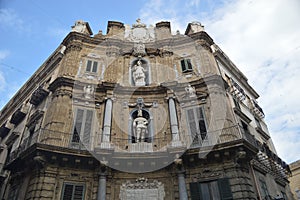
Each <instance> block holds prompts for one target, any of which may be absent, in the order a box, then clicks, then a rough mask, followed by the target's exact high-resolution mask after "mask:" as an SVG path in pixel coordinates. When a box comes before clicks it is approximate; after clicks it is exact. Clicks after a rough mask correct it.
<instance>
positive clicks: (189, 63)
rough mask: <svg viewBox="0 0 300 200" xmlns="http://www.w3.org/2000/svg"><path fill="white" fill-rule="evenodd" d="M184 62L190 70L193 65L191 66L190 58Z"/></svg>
mask: <svg viewBox="0 0 300 200" xmlns="http://www.w3.org/2000/svg"><path fill="white" fill-rule="evenodd" d="M186 63H187V70H189V71H192V70H193V67H192V63H191V60H190V59H186Z"/></svg>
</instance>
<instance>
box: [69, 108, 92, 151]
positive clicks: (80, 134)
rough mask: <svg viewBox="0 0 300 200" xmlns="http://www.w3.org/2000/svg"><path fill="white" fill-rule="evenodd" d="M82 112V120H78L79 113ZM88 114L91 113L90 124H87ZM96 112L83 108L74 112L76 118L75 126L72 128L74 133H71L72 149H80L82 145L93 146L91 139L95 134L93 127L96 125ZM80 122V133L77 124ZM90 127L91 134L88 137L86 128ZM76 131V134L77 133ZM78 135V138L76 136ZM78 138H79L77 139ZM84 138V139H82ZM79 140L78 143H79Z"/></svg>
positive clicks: (74, 120)
mask: <svg viewBox="0 0 300 200" xmlns="http://www.w3.org/2000/svg"><path fill="white" fill-rule="evenodd" d="M81 111H82V118H81V119H78V115H79V114H78V113H79V112H81ZM88 113H90V117H91V120H90V121H89V123H87V120H88V119H89V118H88V116H87V115H88ZM94 115H95V112H94V110H92V109H87V108H81V107H78V108H76V109H75V112H74V118H73V126H72V132H71V138H70V142H69V143H70V146H71V147H77V148H80V147H81V146H82V145H88V146H89V147H90V145H91V142H92V140H91V138H92V134H93V125H94V120H95V119H94V118H95V116H94ZM78 122H80V131H79V132H78V131H77V129H76V128H77V127H78V125H77V123H78ZM87 126H88V128H89V132H88V135H86V133H85V131H86V127H87ZM75 131H76V133H75ZM75 134H77V136H75ZM76 137H78V138H76ZM81 138H82V139H81ZM77 140H78V141H77Z"/></svg>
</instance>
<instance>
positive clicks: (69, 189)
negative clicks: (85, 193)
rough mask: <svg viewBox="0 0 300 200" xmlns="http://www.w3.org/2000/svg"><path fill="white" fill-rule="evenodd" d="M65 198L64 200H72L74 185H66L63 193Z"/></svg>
mask: <svg viewBox="0 0 300 200" xmlns="http://www.w3.org/2000/svg"><path fill="white" fill-rule="evenodd" d="M63 192H64V193H63V198H62V200H72V196H73V185H70V184H65V187H64V191H63Z"/></svg>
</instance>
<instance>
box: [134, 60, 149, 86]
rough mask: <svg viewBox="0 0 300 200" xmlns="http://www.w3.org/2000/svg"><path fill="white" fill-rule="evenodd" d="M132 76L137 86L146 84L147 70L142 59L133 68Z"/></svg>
mask: <svg viewBox="0 0 300 200" xmlns="http://www.w3.org/2000/svg"><path fill="white" fill-rule="evenodd" d="M132 78H133V81H134V85H135V86H145V85H146V70H145V69H144V67H143V66H142V61H141V60H138V61H137V64H136V65H134V66H133V68H132Z"/></svg>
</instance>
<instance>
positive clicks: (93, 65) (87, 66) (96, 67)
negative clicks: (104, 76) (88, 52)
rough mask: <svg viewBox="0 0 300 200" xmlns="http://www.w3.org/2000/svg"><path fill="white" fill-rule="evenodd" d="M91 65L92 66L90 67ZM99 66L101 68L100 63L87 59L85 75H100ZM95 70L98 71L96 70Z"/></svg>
mask: <svg viewBox="0 0 300 200" xmlns="http://www.w3.org/2000/svg"><path fill="white" fill-rule="evenodd" d="M89 63H90V66H89ZM95 64H96V66H95ZM98 66H99V62H98V61H96V60H92V59H87V60H86V65H85V73H93V74H96V73H98V68H99V67H98ZM94 68H95V69H96V70H94Z"/></svg>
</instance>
